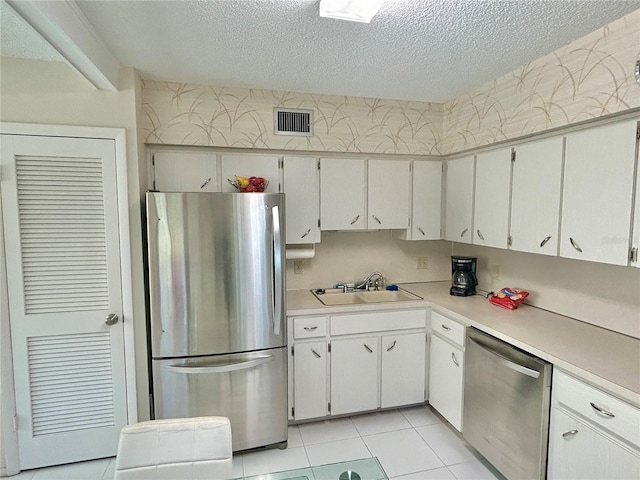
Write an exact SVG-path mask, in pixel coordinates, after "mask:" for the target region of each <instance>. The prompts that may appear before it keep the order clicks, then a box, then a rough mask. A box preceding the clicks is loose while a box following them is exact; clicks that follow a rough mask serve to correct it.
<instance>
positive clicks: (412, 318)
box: [331, 310, 427, 335]
mask: <svg viewBox="0 0 640 480" xmlns="http://www.w3.org/2000/svg"><path fill="white" fill-rule="evenodd" d="M426 326H427V312H426V310H405V311H400V312H398V311H393V312H371V313H356V314H347V315H332V316H331V335H348V334H350V333H368V332H384V331H388V330H407V329H410V328H425V327H426Z"/></svg>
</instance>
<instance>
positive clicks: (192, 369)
mask: <svg viewBox="0 0 640 480" xmlns="http://www.w3.org/2000/svg"><path fill="white" fill-rule="evenodd" d="M272 360H273V355H267V356H264V357H258V358H254V359H251V360H247V361H246V362H238V363H230V364H228V365H220V366H208V367H205V366H180V365H166V366H165V368H166V369H167V370H169V371H170V372H173V373H187V374H189V373H227V372H235V371H237V370H247V369H249V368H253V367H257V366H260V365H264V364H265V363H268V362H270V361H272Z"/></svg>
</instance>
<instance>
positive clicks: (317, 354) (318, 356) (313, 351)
mask: <svg viewBox="0 0 640 480" xmlns="http://www.w3.org/2000/svg"><path fill="white" fill-rule="evenodd" d="M311 353H313V354H314V355H315V356H316V357H317V358H322V357H321V355H320V354H319V353H318V352H316V351H315V350H314V349H313V348H312V349H311Z"/></svg>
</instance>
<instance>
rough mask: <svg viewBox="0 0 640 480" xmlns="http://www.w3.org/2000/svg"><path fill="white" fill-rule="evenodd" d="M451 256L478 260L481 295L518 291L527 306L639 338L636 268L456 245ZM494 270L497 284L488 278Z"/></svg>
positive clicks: (639, 294)
mask: <svg viewBox="0 0 640 480" xmlns="http://www.w3.org/2000/svg"><path fill="white" fill-rule="evenodd" d="M454 252H455V254H456V255H468V256H474V257H478V282H479V288H481V289H483V290H487V291H497V290H499V289H500V288H503V287H513V288H522V289H524V290H527V291H528V292H530V296H529V298H528V299H527V303H530V304H532V305H535V306H537V307H540V308H544V309H545V310H551V311H553V312H557V313H560V314H562V315H566V316H569V317H573V318H577V319H579V320H582V321H584V322H588V323H592V324H594V325H598V326H601V327H604V328H607V329H610V330H615V331H618V332H621V333H624V334H626V335H630V336H634V337H636V338H640V268H634V267H620V266H616V265H606V264H603V263H594V262H585V261H581V260H570V259H566V258H559V257H548V256H546V255H535V254H529V253H520V252H514V251H511V250H500V249H497V248H487V247H477V246H473V245H463V244H457V243H456V244H454ZM493 265H499V266H500V270H501V279H500V280H493V279H492V278H491V275H490V271H491V267H492V266H493ZM549 334H550V335H553V332H549Z"/></svg>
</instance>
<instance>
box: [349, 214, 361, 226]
mask: <svg viewBox="0 0 640 480" xmlns="http://www.w3.org/2000/svg"><path fill="white" fill-rule="evenodd" d="M359 218H360V215H356V218H354V219H353V220H351V225H353V224H354V223H356V222H357V221H358V219H359Z"/></svg>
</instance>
